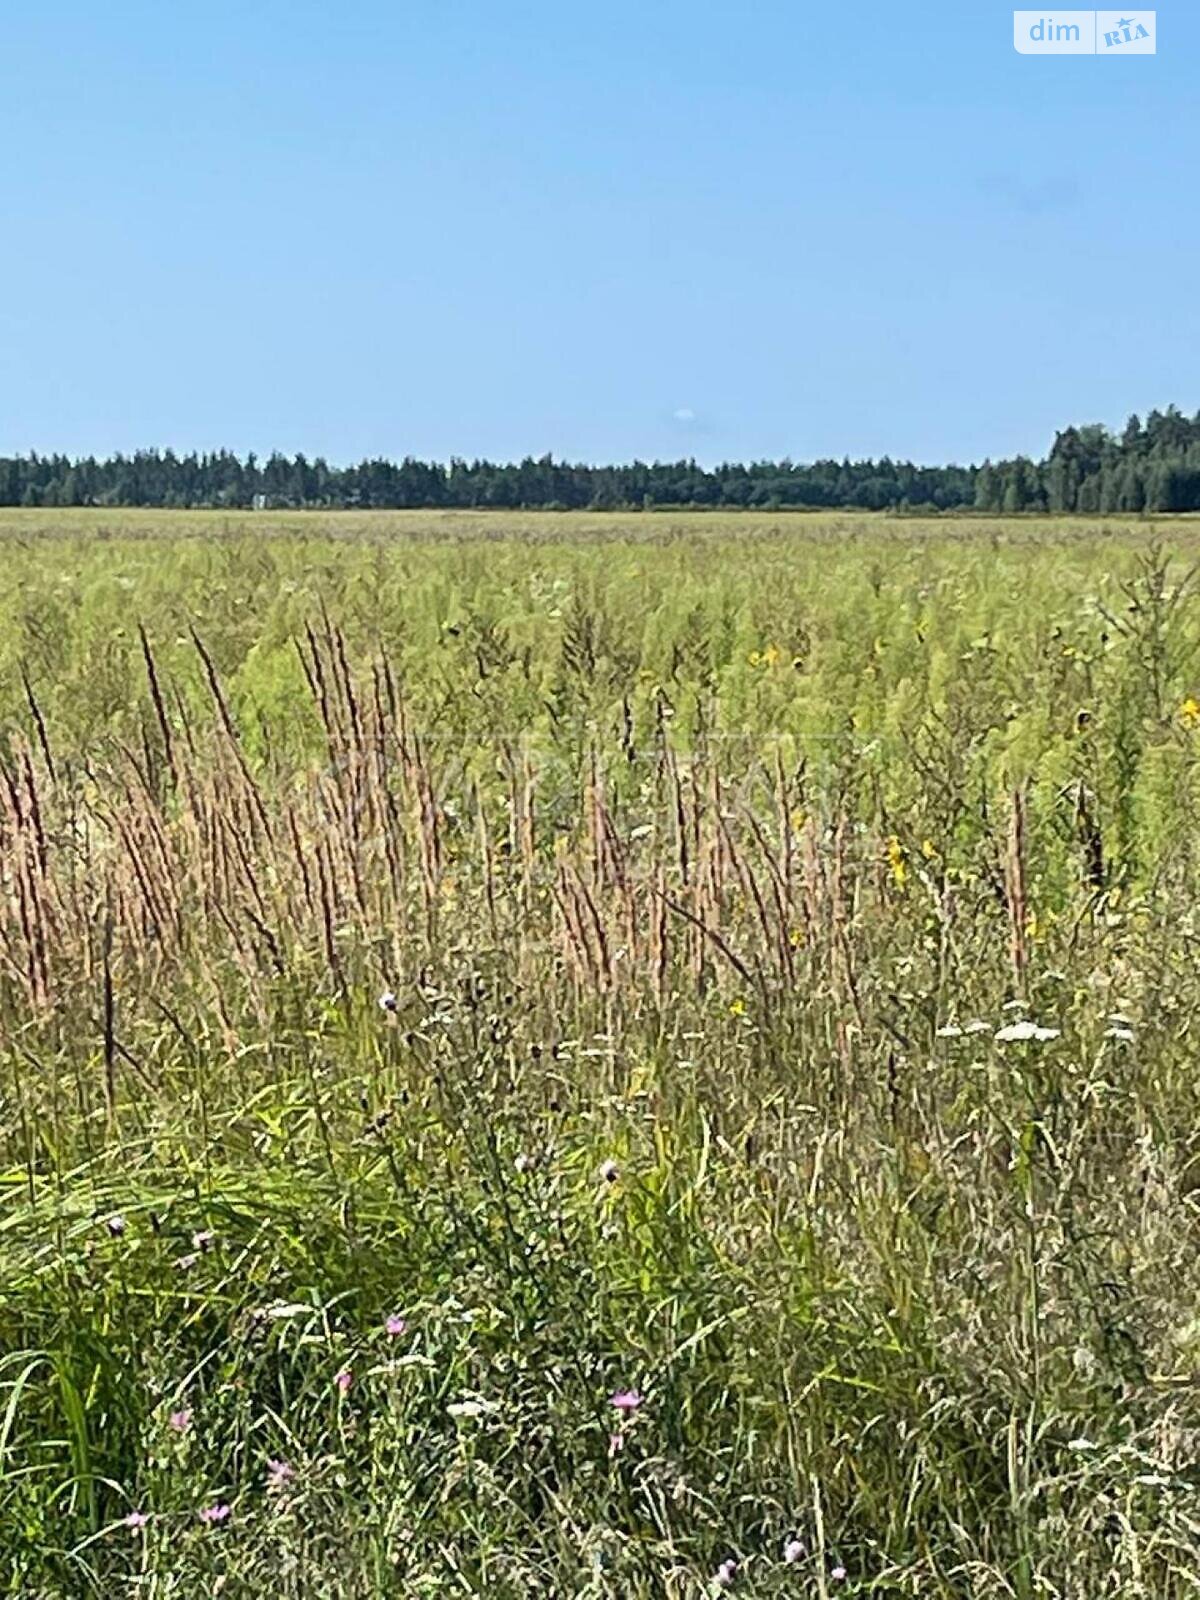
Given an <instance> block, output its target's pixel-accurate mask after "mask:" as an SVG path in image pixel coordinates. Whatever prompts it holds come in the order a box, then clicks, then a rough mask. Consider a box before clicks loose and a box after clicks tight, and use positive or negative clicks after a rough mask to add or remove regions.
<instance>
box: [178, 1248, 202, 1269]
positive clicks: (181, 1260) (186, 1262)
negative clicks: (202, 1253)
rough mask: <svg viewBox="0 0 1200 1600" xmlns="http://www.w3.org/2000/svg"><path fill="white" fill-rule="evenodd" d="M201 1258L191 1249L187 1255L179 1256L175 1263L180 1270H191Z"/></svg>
mask: <svg viewBox="0 0 1200 1600" xmlns="http://www.w3.org/2000/svg"><path fill="white" fill-rule="evenodd" d="M199 1259H200V1257H199V1256H198V1255H196V1254H195V1253H194V1252H192V1251H189V1252H188V1254H187V1255H185V1256H179V1257H177V1258H176V1261H175V1265H176V1266H177V1267H178V1268H179V1270H180V1272H190V1271H191V1269H192V1268H193V1267H194V1266H195V1265H196V1263H197V1261H199Z"/></svg>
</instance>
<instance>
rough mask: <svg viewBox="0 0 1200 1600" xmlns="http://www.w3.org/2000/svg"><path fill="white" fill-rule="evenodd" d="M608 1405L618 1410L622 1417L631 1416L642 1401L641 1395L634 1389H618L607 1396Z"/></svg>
mask: <svg viewBox="0 0 1200 1600" xmlns="http://www.w3.org/2000/svg"><path fill="white" fill-rule="evenodd" d="M608 1403H609V1405H610V1406H612V1408H613V1410H614V1411H619V1412H620V1413H621V1415H622V1416H623V1417H631V1416H632V1415H633V1413H634V1412H635V1411H636V1410H637V1408H638V1407H639V1406H640V1405H641V1403H642V1397H641V1395H640V1394H639V1393H638V1392H637V1390H636V1389H618V1390H617V1392H616V1394H614V1395H612V1396H611V1397H610V1398H609V1402H608Z"/></svg>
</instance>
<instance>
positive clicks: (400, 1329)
mask: <svg viewBox="0 0 1200 1600" xmlns="http://www.w3.org/2000/svg"><path fill="white" fill-rule="evenodd" d="M407 1329H408V1323H407V1322H405V1320H404V1318H403V1317H398V1316H396V1315H395V1314H394V1313H393V1315H392V1316H390V1317H389V1318H388V1319H387V1321H386V1322H385V1323H384V1325H383V1331H384V1333H386V1334H387V1336H388V1338H389V1339H398V1338H399V1337H400V1335H401V1334H402V1333H404V1332H406V1331H407Z"/></svg>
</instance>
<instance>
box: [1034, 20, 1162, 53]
mask: <svg viewBox="0 0 1200 1600" xmlns="http://www.w3.org/2000/svg"><path fill="white" fill-rule="evenodd" d="M1155 16H1156V13H1155V12H1153V11H1055V12H1054V13H1051V12H1049V11H1014V12H1013V43H1014V44H1015V45H1016V47H1017V49H1018V50H1019V51H1020V53H1021V54H1022V55H1023V56H1152V55H1154V54H1155V53H1156V51H1155V44H1156V39H1155V27H1154V19H1155Z"/></svg>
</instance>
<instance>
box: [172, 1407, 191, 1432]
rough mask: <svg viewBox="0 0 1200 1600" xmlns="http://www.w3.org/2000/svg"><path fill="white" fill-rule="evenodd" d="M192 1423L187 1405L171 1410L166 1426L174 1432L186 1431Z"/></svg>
mask: <svg viewBox="0 0 1200 1600" xmlns="http://www.w3.org/2000/svg"><path fill="white" fill-rule="evenodd" d="M191 1425H192V1413H191V1410H190V1408H189V1407H187V1406H184V1407H183V1408H182V1410H180V1411H172V1413H171V1415H170V1416H169V1417H168V1418H167V1426H168V1427H169V1428H172V1429H173V1430H174V1431H175V1432H176V1433H186V1432H187V1431H188V1429H189V1428H190V1427H191Z"/></svg>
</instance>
